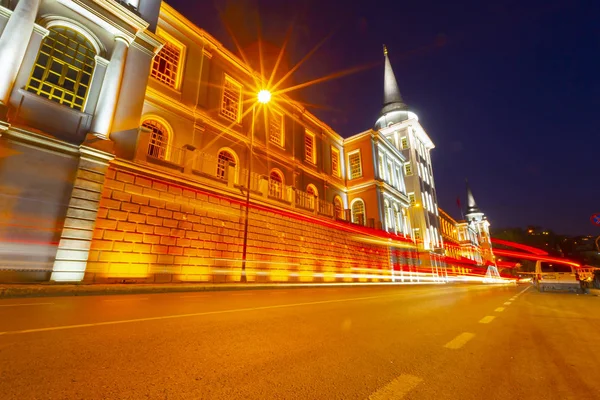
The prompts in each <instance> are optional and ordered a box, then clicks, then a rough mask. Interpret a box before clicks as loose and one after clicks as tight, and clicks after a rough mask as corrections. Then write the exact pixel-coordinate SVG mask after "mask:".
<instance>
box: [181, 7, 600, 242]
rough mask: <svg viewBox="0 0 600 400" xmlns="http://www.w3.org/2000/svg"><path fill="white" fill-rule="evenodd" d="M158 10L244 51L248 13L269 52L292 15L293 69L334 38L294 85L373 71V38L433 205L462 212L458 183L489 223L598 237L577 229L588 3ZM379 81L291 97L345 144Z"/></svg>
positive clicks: (596, 178)
mask: <svg viewBox="0 0 600 400" xmlns="http://www.w3.org/2000/svg"><path fill="white" fill-rule="evenodd" d="M169 3H170V4H171V5H172V6H173V7H175V8H176V9H178V10H179V11H180V12H182V13H183V14H184V15H186V16H187V17H188V18H189V19H190V20H192V21H193V22H194V23H196V24H197V25H198V26H200V27H201V28H203V29H205V30H207V31H208V32H209V33H211V34H212V35H213V36H215V37H216V38H217V39H218V40H219V41H221V42H222V43H223V44H225V46H226V47H228V48H229V49H231V50H235V46H234V44H233V42H232V40H231V38H230V35H229V34H228V32H227V30H226V29H225V28H224V23H223V21H224V20H225V21H228V24H229V25H230V26H231V27H232V29H233V31H234V32H235V35H236V36H237V37H238V39H239V40H240V42H242V44H243V45H244V46H245V45H246V44H249V43H251V42H253V41H255V40H256V37H257V36H256V33H257V24H256V20H257V16H259V17H260V21H261V25H262V32H263V37H264V38H265V39H266V40H268V41H270V42H272V43H275V44H277V45H280V44H281V43H282V42H283V39H284V36H285V32H286V30H287V28H288V27H289V26H290V23H291V22H292V19H294V20H295V25H294V28H293V31H292V32H293V33H292V39H291V42H290V46H289V47H288V56H289V58H290V60H291V62H292V63H294V62H296V61H298V60H299V59H300V58H302V57H303V56H304V55H305V54H306V53H307V52H308V51H309V50H310V49H311V48H312V47H313V46H314V45H315V44H317V43H318V42H319V41H321V40H322V39H324V38H325V37H327V36H328V35H329V34H330V33H331V32H333V35H332V36H331V37H330V38H329V39H328V40H327V41H326V42H325V44H324V45H323V46H322V47H321V48H320V49H319V50H318V51H317V52H316V53H315V54H314V55H313V56H312V57H311V58H310V59H309V60H308V61H307V62H306V63H305V64H303V66H302V67H301V68H300V69H299V70H298V71H297V72H296V73H295V74H294V80H295V81H296V82H304V81H306V80H309V79H314V78H318V77H321V76H325V75H328V74H330V73H334V72H338V71H341V70H344V69H346V68H350V67H353V66H358V65H368V64H372V63H381V62H382V57H383V55H382V44H383V43H385V44H386V45H387V46H388V49H389V56H390V59H391V61H392V65H393V67H394V70H395V73H396V78H397V80H398V83H399V85H400V90H401V92H402V94H403V97H404V100H405V101H406V102H407V104H408V105H409V107H410V108H411V109H412V110H413V111H414V112H415V113H417V114H418V116H419V119H420V122H421V124H422V125H423V127H424V128H425V130H426V131H427V132H428V134H429V136H430V137H431V138H432V140H433V141H434V143H435V144H436V148H435V149H434V150H433V152H432V158H433V168H434V175H435V181H436V185H437V190H438V197H439V203H440V206H441V207H442V208H444V209H445V210H446V211H448V212H449V213H450V214H452V215H454V216H455V217H459V216H460V213H459V211H458V208H457V206H456V198H457V196H461V201H462V203H463V204H464V203H465V200H464V197H465V195H464V179H465V177H468V179H469V182H470V184H471V187H472V189H473V192H474V195H475V199H476V201H477V203H478V205H479V207H480V208H481V209H482V210H483V211H484V212H485V213H486V214H487V216H488V218H489V219H490V221H491V223H492V227H496V228H499V227H511V226H525V225H529V224H531V225H541V226H544V227H548V228H551V229H553V230H554V231H556V232H558V233H566V234H596V235H600V227H594V226H593V225H592V224H591V222H590V220H589V218H590V215H591V214H592V213H594V212H600V168H599V164H600V163H599V160H600V157H599V156H598V154H600V132H599V130H600V128H599V126H600V123H599V122H598V120H599V119H600V100H599V99H600V82H599V79H598V74H599V73H600V22H599V20H598V16H599V15H600V1H591V0H590V1H583V0H531V1H527V0H497V1H493V2H492V1H489V2H488V1H481V0H468V1H458V2H448V1H445V0H436V1H425V0H422V1H398V0H371V1H365V0H353V1H341V0H339V1H335V0H319V1H314V0H298V1H295V0H286V1H281V0H247V1H240V0H213V1H202V2H195V1H194V2H192V1H188V0H171V1H170V2H169ZM197 3H200V5H198V4H197ZM252 10H258V12H252ZM219 11H221V15H224V16H225V17H220V16H219ZM236 16H237V17H236ZM255 67H256V68H257V69H258V66H255ZM382 80H383V64H382V63H381V64H379V65H376V66H375V67H373V68H371V69H367V70H365V71H362V72H359V73H356V74H353V75H350V76H346V77H343V78H340V79H338V80H334V81H329V82H326V83H321V84H318V85H315V86H313V87H311V88H309V89H303V90H301V91H299V92H294V93H290V95H291V96H292V97H296V98H299V99H302V100H304V101H307V102H310V103H314V104H318V105H320V106H324V107H327V108H329V109H322V108H312V109H310V108H309V109H310V110H311V111H312V112H313V113H315V114H316V115H318V116H319V117H320V118H321V119H323V120H324V121H325V122H326V123H327V124H329V125H330V126H332V127H333V128H334V129H335V130H336V131H337V132H338V133H340V134H341V135H342V136H344V137H348V136H351V135H353V134H355V133H358V132H362V131H364V130H366V129H369V128H370V127H372V126H373V123H374V122H375V120H376V118H377V116H378V113H379V111H380V109H381V101H382V85H383V84H382Z"/></svg>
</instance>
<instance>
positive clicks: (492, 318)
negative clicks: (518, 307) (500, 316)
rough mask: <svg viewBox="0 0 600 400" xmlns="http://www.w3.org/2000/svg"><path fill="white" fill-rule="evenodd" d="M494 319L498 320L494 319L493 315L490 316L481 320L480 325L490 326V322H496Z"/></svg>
mask: <svg viewBox="0 0 600 400" xmlns="http://www.w3.org/2000/svg"><path fill="white" fill-rule="evenodd" d="M494 318H496V317H494V316H493V315H488V316H486V317H483V318H481V319H480V320H479V323H480V324H489V323H490V322H492V321H493V320H494Z"/></svg>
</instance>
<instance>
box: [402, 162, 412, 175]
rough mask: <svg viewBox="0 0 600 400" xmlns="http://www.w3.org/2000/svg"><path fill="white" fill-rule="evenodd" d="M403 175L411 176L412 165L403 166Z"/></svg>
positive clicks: (408, 163)
mask: <svg viewBox="0 0 600 400" xmlns="http://www.w3.org/2000/svg"><path fill="white" fill-rule="evenodd" d="M404 174H405V175H406V176H411V175H412V174H413V171H412V165H411V164H410V162H407V163H406V164H404Z"/></svg>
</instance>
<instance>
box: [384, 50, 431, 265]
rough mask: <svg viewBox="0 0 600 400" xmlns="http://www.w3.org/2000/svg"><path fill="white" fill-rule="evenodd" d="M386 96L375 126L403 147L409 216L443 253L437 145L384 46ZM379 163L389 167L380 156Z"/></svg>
mask: <svg viewBox="0 0 600 400" xmlns="http://www.w3.org/2000/svg"><path fill="white" fill-rule="evenodd" d="M384 56H385V70H384V100H383V108H382V110H381V113H380V116H379V118H378V119H377V122H376V123H375V128H374V129H375V130H377V131H378V132H380V134H381V135H382V136H383V137H385V138H386V139H387V140H388V141H389V142H390V143H392V144H393V146H394V147H395V148H396V149H397V150H399V151H400V152H401V153H402V155H403V156H404V158H405V160H406V161H405V162H404V165H403V169H404V176H405V182H406V192H407V195H408V203H409V206H410V207H409V209H408V211H407V213H408V217H409V218H408V220H409V222H410V226H411V229H412V236H413V237H414V238H415V239H416V240H417V242H418V243H419V246H420V248H422V249H423V250H426V251H431V252H438V253H440V254H441V253H442V252H443V250H442V237H441V235H440V231H439V215H438V206H437V204H438V202H437V194H436V189H435V182H434V178H433V168H432V164H431V157H430V151H431V150H432V149H433V148H434V147H435V146H434V144H433V142H432V141H431V139H430V138H429V136H428V135H427V133H426V132H425V130H424V129H423V127H422V126H421V124H420V123H419V118H418V117H417V115H416V114H414V113H413V112H411V111H410V110H409V108H408V106H407V105H406V104H405V103H404V101H403V99H402V96H401V94H400V89H399V88H398V84H397V82H396V77H395V75H394V71H393V69H392V65H391V63H390V60H389V58H388V55H387V49H384ZM379 157H380V158H379V159H378V161H379V163H378V164H379V166H380V168H381V169H382V170H384V171H385V170H386V169H388V166H387V165H386V161H385V159H384V158H383V157H381V156H379Z"/></svg>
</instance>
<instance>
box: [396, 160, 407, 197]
mask: <svg viewBox="0 0 600 400" xmlns="http://www.w3.org/2000/svg"><path fill="white" fill-rule="evenodd" d="M396 183H397V184H398V185H397V186H396V187H397V188H398V189H400V190H402V191H403V192H404V191H405V190H406V187H404V179H403V178H402V170H401V169H400V167H398V166H397V167H396Z"/></svg>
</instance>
